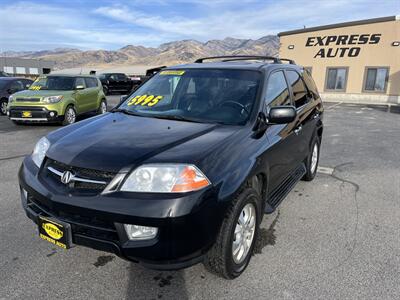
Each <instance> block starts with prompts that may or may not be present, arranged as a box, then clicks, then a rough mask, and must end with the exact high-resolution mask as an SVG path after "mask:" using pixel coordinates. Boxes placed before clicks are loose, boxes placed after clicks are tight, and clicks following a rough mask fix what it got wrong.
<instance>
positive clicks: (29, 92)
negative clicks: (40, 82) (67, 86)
mask: <svg viewBox="0 0 400 300" xmlns="http://www.w3.org/2000/svg"><path fill="white" fill-rule="evenodd" d="M73 92H74V91H54V90H39V91H34V90H24V91H20V92H17V93H15V94H13V97H21V98H25V97H26V98H28V97H29V98H30V97H37V98H39V97H40V98H41V97H48V96H59V95H63V96H66V95H71V94H72V93H73Z"/></svg>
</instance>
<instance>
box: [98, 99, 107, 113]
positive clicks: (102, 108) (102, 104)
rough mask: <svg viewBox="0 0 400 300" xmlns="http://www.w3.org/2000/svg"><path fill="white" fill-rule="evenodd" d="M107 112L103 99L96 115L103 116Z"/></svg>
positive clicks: (105, 102)
mask: <svg viewBox="0 0 400 300" xmlns="http://www.w3.org/2000/svg"><path fill="white" fill-rule="evenodd" d="M106 112H107V101H106V100H105V99H103V100H101V101H100V106H99V109H98V110H97V114H98V115H102V114H105V113H106Z"/></svg>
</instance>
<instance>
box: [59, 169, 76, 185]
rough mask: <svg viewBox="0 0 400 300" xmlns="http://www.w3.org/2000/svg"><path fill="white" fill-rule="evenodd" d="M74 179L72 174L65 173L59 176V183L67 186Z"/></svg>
mask: <svg viewBox="0 0 400 300" xmlns="http://www.w3.org/2000/svg"><path fill="white" fill-rule="evenodd" d="M73 177H74V174H72V173H71V172H70V171H65V172H64V173H63V174H62V175H61V182H62V183H64V184H68V183H70V182H71V180H72V178H73Z"/></svg>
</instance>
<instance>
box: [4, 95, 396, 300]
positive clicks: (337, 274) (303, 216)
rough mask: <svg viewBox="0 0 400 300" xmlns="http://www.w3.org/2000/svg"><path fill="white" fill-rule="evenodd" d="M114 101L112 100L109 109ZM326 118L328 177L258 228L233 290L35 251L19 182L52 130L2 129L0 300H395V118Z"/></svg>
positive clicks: (204, 276) (201, 272)
mask: <svg viewBox="0 0 400 300" xmlns="http://www.w3.org/2000/svg"><path fill="white" fill-rule="evenodd" d="M117 101H118V97H117V96H113V97H110V101H109V102H110V105H112V104H114V103H116V102H117ZM325 107H326V113H325V132H324V136H323V143H322V153H321V161H320V165H321V166H323V167H325V168H321V170H320V173H319V174H318V176H317V177H316V179H315V180H314V181H313V182H312V183H305V182H300V183H299V184H298V185H297V186H296V187H295V189H294V190H293V191H292V192H291V193H290V194H289V196H288V197H287V198H286V199H285V200H284V202H283V203H282V204H281V206H280V207H279V209H278V210H277V212H276V213H274V214H273V215H267V216H266V218H264V221H263V224H262V234H261V236H260V238H259V240H258V246H257V253H256V254H255V255H254V257H253V259H252V261H251V263H250V265H249V268H248V269H247V271H246V272H245V273H244V274H243V275H242V276H241V277H240V278H239V279H236V280H234V281H225V280H223V279H220V278H218V277H215V276H214V275H211V274H209V273H207V272H206V271H205V269H204V267H203V266H202V265H201V264H200V265H197V266H194V267H191V268H189V269H185V270H181V271H175V272H159V271H151V270H147V269H144V268H143V267H141V266H140V265H137V264H133V263H129V262H127V261H124V260H121V259H119V258H118V257H115V256H114V255H111V254H108V253H103V252H99V251H95V250H91V249H88V248H84V247H75V248H72V249H70V250H68V251H63V250H59V249H56V248H54V247H53V246H51V245H50V244H48V243H46V242H44V241H42V240H40V239H39V238H38V236H37V228H36V227H35V226H34V224H33V223H32V222H31V221H30V220H29V219H28V218H27V217H26V216H25V215H24V212H23V210H22V208H21V205H20V199H19V194H18V182H17V170H18V168H19V166H20V164H21V162H22V159H23V156H24V155H26V154H28V153H30V151H31V150H32V148H33V146H34V144H35V142H36V141H37V140H38V139H39V138H40V137H41V136H43V135H45V134H46V133H47V132H49V131H51V130H54V129H56V128H57V126H47V125H44V126H43V125H35V126H15V125H13V124H12V123H11V122H10V121H9V120H8V119H7V118H6V117H0V144H1V147H0V220H1V221H0V238H1V242H0V299H2V298H4V299H9V298H18V299H19V298H33V299H38V298H42V299H53V298H55V297H68V298H69V299H77V298H85V299H88V298H91V299H94V298H95V299H106V298H107V299H109V298H113V299H124V298H129V299H176V298H179V299H250V298H253V299H310V298H314V299H315V298H318V299H350V298H351V299H354V298H359V299H389V298H390V299H399V298H400V226H399V223H400V150H399V149H400V130H399V124H400V115H399V114H396V113H390V112H387V111H386V109H380V108H369V107H363V106H352V105H344V104H340V105H337V104H332V103H330V104H326V105H325ZM331 173H332V174H331Z"/></svg>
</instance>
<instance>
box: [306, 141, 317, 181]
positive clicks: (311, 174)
mask: <svg viewBox="0 0 400 300" xmlns="http://www.w3.org/2000/svg"><path fill="white" fill-rule="evenodd" d="M320 146H321V142H320V139H319V137H318V136H316V137H315V138H314V139H313V142H312V143H311V148H310V153H309V154H308V157H307V159H306V161H305V163H306V174H304V176H303V178H302V179H303V180H304V181H312V180H313V179H314V178H315V175H316V174H317V169H318V163H319V152H320Z"/></svg>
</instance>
